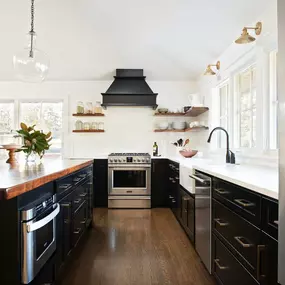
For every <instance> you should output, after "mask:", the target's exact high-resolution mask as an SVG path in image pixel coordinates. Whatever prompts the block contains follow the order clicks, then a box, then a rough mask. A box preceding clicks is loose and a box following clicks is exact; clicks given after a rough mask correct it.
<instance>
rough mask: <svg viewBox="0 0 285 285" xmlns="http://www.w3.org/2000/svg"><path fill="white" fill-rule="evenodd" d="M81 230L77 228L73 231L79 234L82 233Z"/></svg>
mask: <svg viewBox="0 0 285 285" xmlns="http://www.w3.org/2000/svg"><path fill="white" fill-rule="evenodd" d="M80 232H81V229H76V230H75V231H74V232H73V233H74V234H76V235H78V234H80Z"/></svg>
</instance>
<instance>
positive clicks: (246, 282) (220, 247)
mask: <svg viewBox="0 0 285 285" xmlns="http://www.w3.org/2000/svg"><path fill="white" fill-rule="evenodd" d="M212 261H213V264H212V273H213V275H214V277H215V279H216V280H217V282H218V284H220V285H228V284H229V285H241V284H242V285H256V284H258V282H257V281H256V280H255V279H254V278H253V277H252V276H251V275H250V273H249V272H248V271H247V270H246V269H245V268H244V267H243V266H242V264H241V263H240V262H239V261H238V260H237V259H236V258H235V257H234V255H233V254H232V253H231V252H230V251H229V250H228V249H227V247H226V246H225V245H224V244H223V243H222V242H221V241H220V240H219V239H218V238H217V237H216V236H215V235H213V237H212Z"/></svg>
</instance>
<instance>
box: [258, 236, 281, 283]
mask: <svg viewBox="0 0 285 285" xmlns="http://www.w3.org/2000/svg"><path fill="white" fill-rule="evenodd" d="M258 256H259V260H260V261H259V264H258V277H259V280H260V283H261V284H262V285H277V284H278V282H277V280H278V279H277V276H278V275H277V271H278V269H277V264H278V242H277V241H276V240H275V239H273V238H271V237H270V236H268V235H267V234H266V233H262V246H260V249H259V253H258Z"/></svg>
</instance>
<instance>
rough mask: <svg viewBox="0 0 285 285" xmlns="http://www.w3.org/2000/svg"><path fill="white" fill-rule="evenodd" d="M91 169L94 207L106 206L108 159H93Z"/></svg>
mask: <svg viewBox="0 0 285 285" xmlns="http://www.w3.org/2000/svg"><path fill="white" fill-rule="evenodd" d="M93 171H94V173H93V185H94V187H93V188H94V195H93V198H94V200H93V201H94V202H93V203H94V207H108V160H107V159H95V161H94V168H93Z"/></svg>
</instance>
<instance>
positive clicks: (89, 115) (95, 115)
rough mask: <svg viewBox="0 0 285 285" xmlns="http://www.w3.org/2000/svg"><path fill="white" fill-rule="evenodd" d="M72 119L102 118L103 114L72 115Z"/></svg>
mask: <svg viewBox="0 0 285 285" xmlns="http://www.w3.org/2000/svg"><path fill="white" fill-rule="evenodd" d="M72 116H74V117H104V116H105V114H99V113H98V114H72Z"/></svg>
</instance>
